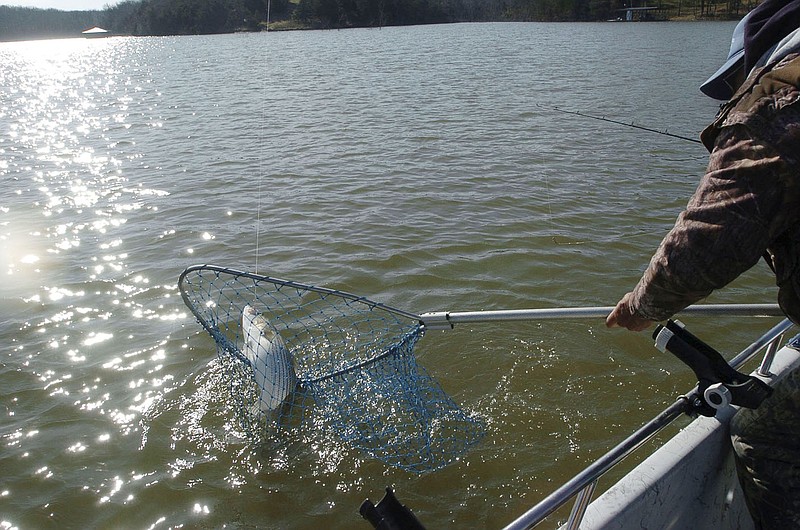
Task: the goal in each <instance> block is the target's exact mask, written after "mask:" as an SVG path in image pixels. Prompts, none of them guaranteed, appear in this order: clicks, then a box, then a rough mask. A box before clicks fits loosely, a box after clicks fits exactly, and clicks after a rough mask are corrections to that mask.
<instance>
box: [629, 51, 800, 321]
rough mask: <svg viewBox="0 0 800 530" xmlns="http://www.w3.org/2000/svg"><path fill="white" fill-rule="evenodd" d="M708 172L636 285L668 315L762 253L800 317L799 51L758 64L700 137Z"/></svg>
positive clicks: (649, 305) (651, 309)
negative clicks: (762, 65) (765, 64)
mask: <svg viewBox="0 0 800 530" xmlns="http://www.w3.org/2000/svg"><path fill="white" fill-rule="evenodd" d="M701 139H702V141H703V143H704V145H705V146H706V148H707V149H708V150H709V151H710V152H711V155H710V158H709V163H708V168H707V170H706V174H705V175H704V176H703V179H702V181H701V183H700V185H699V187H698V188H697V190H696V191H695V193H694V195H693V196H692V198H691V200H690V201H689V204H688V205H687V207H686V209H685V210H684V211H683V212H682V213H681V214H680V215H679V216H678V219H677V221H676V223H675V226H674V227H673V229H672V230H671V231H670V232H669V233H668V234H667V236H666V237H665V238H664V240H663V241H662V242H661V245H660V246H659V248H658V250H657V251H656V253H655V255H654V256H653V258H652V260H651V261H650V265H649V266H648V268H647V270H646V271H645V273H644V275H643V276H642V279H641V280H640V281H639V283H638V284H637V286H636V288H635V289H634V291H633V298H632V300H631V301H632V308H633V310H634V311H635V312H636V313H637V314H639V315H640V316H643V317H645V318H648V319H650V320H664V319H666V318H668V317H670V316H672V315H673V314H675V313H677V312H678V311H680V310H681V309H683V308H684V307H686V306H689V305H691V304H693V303H695V302H697V301H699V300H701V299H703V298H705V297H706V296H708V295H709V294H710V293H711V292H712V291H713V290H715V289H719V288H721V287H723V286H725V285H727V284H728V283H730V282H731V281H733V280H734V279H735V278H736V277H737V276H739V275H740V274H741V273H743V272H744V271H746V270H747V269H749V268H750V267H752V266H753V265H755V264H756V263H757V262H758V260H759V259H760V258H761V257H762V256H763V257H764V258H765V260H766V261H767V263H768V264H769V265H770V267H771V268H772V269H773V271H774V272H775V276H776V281H777V285H778V287H779V293H778V303H779V304H780V306H781V308H782V309H783V310H784V312H786V314H787V315H788V316H789V317H790V318H791V319H792V320H793V321H794V322H796V323H800V54H792V55H789V56H787V57H786V58H784V59H783V60H782V61H780V62H778V63H777V64H776V65H774V66H772V67H765V68H761V69H759V70H755V71H753V72H752V73H751V74H750V76H749V77H748V79H747V80H746V81H745V83H744V85H743V86H742V87H741V88H740V89H739V91H737V93H736V94H735V95H734V96H733V98H731V100H730V101H729V102H728V103H726V104H725V105H723V107H721V109H720V112H719V114H718V115H717V117H716V119H715V120H714V122H713V123H712V124H711V125H710V126H709V127H707V128H706V129H705V130H704V131H703V133H702V134H701Z"/></svg>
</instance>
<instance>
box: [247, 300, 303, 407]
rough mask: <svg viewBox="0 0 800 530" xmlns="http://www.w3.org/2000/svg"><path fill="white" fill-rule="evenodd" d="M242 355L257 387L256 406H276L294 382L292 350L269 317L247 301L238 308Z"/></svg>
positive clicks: (295, 381)
mask: <svg viewBox="0 0 800 530" xmlns="http://www.w3.org/2000/svg"><path fill="white" fill-rule="evenodd" d="M242 332H243V333H244V355H245V357H247V360H248V361H249V362H250V366H252V367H253V375H254V377H255V380H256V383H257V384H258V386H259V388H260V389H261V394H260V398H259V400H258V401H259V408H260V409H261V410H262V411H264V412H269V411H273V410H275V409H277V408H278V407H279V406H280V405H281V403H283V401H284V400H285V399H286V397H287V396H288V395H289V394H290V393H291V392H292V390H294V388H295V386H296V385H297V375H296V374H295V371H294V365H293V362H292V354H291V353H290V352H289V350H288V348H286V344H285V343H284V342H283V339H282V338H281V336H280V335H279V334H278V331H277V330H276V329H275V327H274V326H273V325H272V324H270V322H269V320H267V318H266V317H265V316H264V315H262V314H261V313H259V312H258V311H256V310H255V309H254V308H253V307H251V306H249V305H247V306H245V307H244V310H243V311H242Z"/></svg>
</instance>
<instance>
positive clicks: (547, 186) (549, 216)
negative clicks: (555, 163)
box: [542, 161, 586, 246]
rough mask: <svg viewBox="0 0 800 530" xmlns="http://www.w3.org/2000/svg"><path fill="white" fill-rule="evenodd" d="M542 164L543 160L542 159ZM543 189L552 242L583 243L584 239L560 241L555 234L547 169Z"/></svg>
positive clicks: (557, 243)
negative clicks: (545, 196) (545, 195)
mask: <svg viewBox="0 0 800 530" xmlns="http://www.w3.org/2000/svg"><path fill="white" fill-rule="evenodd" d="M542 165H543V166H544V161H542ZM544 189H545V192H546V194H547V220H548V221H549V222H550V227H551V229H552V231H553V235H552V236H550V237H551V238H552V240H553V243H554V244H555V245H556V246H562V245H583V244H584V243H586V241H564V242H561V241H559V240H558V236H557V235H556V223H555V221H554V220H553V197H552V195H551V194H550V179H548V178H547V171H545V172H544Z"/></svg>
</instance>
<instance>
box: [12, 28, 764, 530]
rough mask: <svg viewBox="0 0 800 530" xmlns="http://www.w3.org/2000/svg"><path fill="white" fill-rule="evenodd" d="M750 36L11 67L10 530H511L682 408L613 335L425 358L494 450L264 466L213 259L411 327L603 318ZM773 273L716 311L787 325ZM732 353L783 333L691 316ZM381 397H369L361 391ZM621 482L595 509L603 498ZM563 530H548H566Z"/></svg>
mask: <svg viewBox="0 0 800 530" xmlns="http://www.w3.org/2000/svg"><path fill="white" fill-rule="evenodd" d="M731 30H732V24H728V23H689V24H683V23H664V24H655V23H653V24H480V25H448V26H427V27H408V28H385V29H381V30H377V29H375V30H349V31H327V32H296V33H270V34H243V35H223V36H205V37H180V38H109V39H103V40H79V39H75V40H60V41H41V42H20V43H5V44H0V65H2V66H0V176H1V177H2V183H3V186H2V187H0V271H1V272H2V273H3V274H4V281H3V282H2V284H0V296H1V297H2V306H1V308H0V338H2V342H3V345H4V346H3V348H2V349H1V350H0V413H1V414H2V419H0V442H1V443H2V452H0V468H2V470H3V480H2V482H1V483H0V484H1V485H0V519H1V520H2V523H1V524H2V526H3V527H9V526H15V527H19V528H48V527H54V528H55V527H58V528H85V527H95V528H110V527H114V528H167V527H179V526H181V525H183V526H184V527H215V528H218V527H223V526H226V525H227V526H230V527H235V528H240V527H241V528H248V527H263V528H311V527H330V528H354V527H359V526H360V527H364V528H367V527H368V524H367V523H366V522H365V521H363V520H362V519H361V518H360V517H359V515H358V507H359V505H360V503H361V501H362V500H363V499H364V498H367V497H369V498H372V499H373V500H377V499H379V498H380V496H381V495H382V494H383V490H384V488H385V487H386V486H389V485H391V486H393V487H394V488H395V489H396V491H397V493H398V496H399V497H400V498H401V500H402V501H403V502H404V503H405V504H407V505H408V506H410V507H411V508H412V509H413V510H414V511H415V513H417V515H418V516H419V518H420V519H421V520H422V521H423V523H425V524H426V525H427V526H428V527H430V528H448V527H467V526H470V527H486V528H494V527H499V526H502V525H503V524H506V523H508V522H510V521H511V520H513V519H514V518H515V517H516V516H518V515H519V514H521V513H522V512H524V511H525V510H526V509H527V508H528V507H529V506H531V505H532V504H534V503H535V502H537V501H538V500H540V499H541V498H543V497H544V496H545V495H546V494H547V493H549V491H551V490H552V489H554V488H555V487H557V486H558V485H560V484H561V483H562V482H564V481H565V480H566V479H567V478H568V477H569V476H570V474H571V473H574V472H576V471H577V470H579V469H580V468H582V467H583V466H585V465H586V464H587V463H589V462H590V461H591V460H592V459H594V458H596V457H598V456H599V455H601V454H602V453H603V452H604V451H605V450H607V449H608V448H610V447H611V446H613V445H615V444H616V443H617V442H619V441H620V440H622V439H623V438H624V437H625V436H626V435H627V434H629V433H630V432H632V431H633V430H634V429H635V428H636V427H638V426H639V425H641V424H642V423H643V422H645V421H646V420H648V419H649V418H650V417H652V416H654V415H655V414H656V413H658V412H659V411H660V410H662V409H663V408H664V407H666V406H667V405H669V404H670V403H672V401H673V400H674V397H675V396H676V395H677V394H678V393H682V392H685V391H687V390H688V389H689V388H691V386H692V380H691V377H690V374H689V373H688V369H686V368H685V367H683V366H682V365H680V363H679V362H678V361H677V360H675V359H672V358H668V357H665V356H663V355H661V354H658V353H657V352H656V351H655V349H654V348H652V346H651V341H650V338H649V335H648V334H645V333H642V334H632V333H627V332H622V331H619V330H611V331H609V330H606V329H605V327H604V325H603V323H602V321H545V322H530V323H513V324H511V323H498V324H474V325H469V326H460V327H456V329H454V330H452V331H447V332H429V333H428V334H427V335H426V336H425V337H424V339H422V340H421V341H420V343H419V345H418V346H417V349H416V351H417V354H418V358H419V362H420V363H421V364H422V365H424V366H425V367H426V369H427V370H428V371H429V372H430V373H431V374H432V375H433V376H434V377H435V378H436V379H437V380H438V381H439V382H440V383H441V385H442V386H443V388H444V389H445V390H446V391H447V392H448V393H449V394H450V395H451V396H452V397H453V399H455V400H456V401H457V402H458V403H460V404H461V406H462V407H464V408H465V409H466V410H468V411H470V412H471V413H474V414H476V415H478V416H480V417H481V418H483V419H484V421H485V422H486V424H487V430H488V432H487V435H486V437H485V438H484V439H483V441H482V442H481V443H480V444H479V445H478V446H477V447H476V448H474V449H473V450H471V451H470V452H468V453H467V454H465V455H464V456H463V457H462V458H461V459H460V460H459V461H458V462H455V463H453V464H451V465H450V466H448V467H446V468H444V469H442V470H439V471H436V472H433V473H428V474H423V475H415V474H411V473H408V472H405V471H401V470H397V469H394V468H390V467H386V466H385V465H384V464H382V463H380V462H377V461H375V460H372V459H370V458H367V457H365V456H364V455H362V454H360V453H358V452H357V451H355V450H353V449H352V448H350V447H347V446H346V445H343V444H340V443H337V442H336V441H335V440H328V441H327V442H326V443H323V444H317V445H311V446H303V445H302V444H299V445H296V446H292V447H290V448H289V449H286V448H284V449H282V450H280V451H277V450H273V449H271V448H270V447H269V446H266V447H264V446H260V447H255V446H253V445H252V444H250V443H248V440H247V439H246V437H245V436H244V435H243V434H242V433H241V432H240V431H239V429H238V427H237V422H236V419H235V414H234V411H233V410H232V407H231V405H230V403H231V400H230V396H229V395H228V394H227V393H228V387H227V383H226V382H225V380H224V379H225V378H224V377H223V373H222V371H221V369H220V367H219V363H218V362H217V361H216V350H215V347H214V343H213V341H212V340H211V338H210V337H209V336H208V335H207V334H206V333H205V332H204V331H203V330H202V328H201V327H200V326H199V324H198V323H197V322H196V321H195V320H194V318H193V317H192V316H191V314H190V313H189V312H188V310H187V308H186V307H185V306H184V304H183V302H182V300H181V297H180V295H179V293H178V289H177V284H176V282H177V278H178V276H179V274H180V273H181V271H182V270H183V269H184V268H185V267H187V266H189V265H194V264H196V263H215V264H218V265H224V266H229V267H233V268H237V269H242V270H257V271H259V272H260V273H262V274H267V275H270V276H276V277H281V278H286V279H291V280H297V281H301V282H306V283H312V284H316V285H322V286H327V287H334V288H338V289H343V290H346V291H350V292H354V293H356V294H360V295H364V296H367V297H370V298H372V299H374V300H377V301H380V302H383V303H386V304H389V305H392V306H396V307H399V308H402V309H405V310H407V311H412V312H416V313H422V312H426V311H439V310H451V311H463V310H476V309H507V308H513V309H518V308H528V307H563V306H566V307H579V306H596V305H612V304H613V303H615V302H616V300H617V299H618V298H619V297H620V296H621V295H622V294H623V293H624V292H626V290H628V289H630V288H631V287H632V286H633V285H634V283H635V282H636V280H637V279H638V276H639V275H640V274H641V271H642V270H643V268H644V266H645V264H646V262H647V260H648V259H649V256H650V254H651V253H652V251H653V250H654V248H655V247H656V245H657V244H658V242H659V241H660V238H661V237H662V236H663V234H664V232H665V231H666V230H667V229H668V228H669V227H670V226H671V224H672V222H673V220H674V218H675V216H676V215H677V213H678V212H679V211H680V208H681V207H682V205H683V204H685V202H686V200H687V198H688V196H689V194H690V193H691V192H692V190H693V189H694V187H695V186H696V183H697V180H698V177H699V175H700V174H701V173H702V171H703V168H704V166H705V160H706V154H705V153H704V151H703V149H702V147H701V146H699V145H697V144H693V143H689V142H685V141H681V140H676V139H672V138H668V137H666V136H663V135H657V134H653V133H648V132H644V131H641V130H637V129H634V128H630V127H622V126H618V125H613V124H609V123H604V122H600V121H597V120H590V119H584V118H579V117H575V116H569V115H565V114H562V113H558V112H555V111H553V110H552V107H553V106H559V107H562V108H564V109H570V110H579V111H584V112H589V113H592V114H596V115H598V116H607V117H609V118H613V119H617V120H621V121H625V122H633V123H636V124H640V125H645V126H650V127H653V128H656V129H659V130H665V129H668V130H669V131H670V132H674V133H677V134H683V135H688V136H691V137H696V136H697V135H698V133H699V131H700V130H701V129H702V128H703V127H704V125H705V124H706V123H707V122H708V121H709V120H710V119H711V118H713V115H714V113H715V111H716V104H715V103H714V102H712V101H709V100H705V99H704V98H703V97H702V96H701V94H700V93H699V92H698V90H697V87H698V86H699V84H700V83H701V82H702V81H703V80H705V78H706V77H707V75H708V74H709V73H710V72H711V71H713V70H714V69H715V68H716V66H717V65H718V63H719V62H720V60H721V59H722V58H723V57H724V56H725V54H726V52H727V47H728V43H729V35H730V31H731ZM773 299H774V288H773V287H772V285H771V279H770V278H769V274H768V273H767V272H766V269H764V268H763V267H762V266H759V267H758V268H757V269H756V270H755V271H752V272H751V273H749V274H747V275H746V276H745V277H743V278H741V279H740V280H738V281H737V282H736V283H735V284H734V285H732V286H731V287H730V288H728V289H727V290H725V291H724V292H721V293H718V294H716V295H714V297H713V299H712V300H709V301H711V302H737V303H739V302H741V303H748V302H771V301H773ZM684 320H685V321H686V322H687V324H688V325H689V326H690V327H691V328H692V329H693V331H695V332H696V333H698V334H700V335H702V336H704V337H705V338H706V339H707V340H709V341H710V342H712V343H713V344H715V345H716V346H717V347H719V348H720V349H722V350H724V351H727V352H731V353H732V352H734V351H738V350H739V349H741V348H742V347H744V346H745V345H746V343H749V342H747V341H748V339H751V338H754V337H755V334H756V333H759V332H761V331H763V330H765V329H766V328H767V326H768V325H770V324H771V323H772V321H769V320H767V321H765V320H761V321H756V322H751V321H747V320H744V319H738V320H734V319H727V320H725V319H723V320H717V321H711V320H710V319H709V318H708V317H706V318H702V317H693V318H686V319H684ZM363 399H364V400H369V399H370V396H363ZM611 480H612V479H611V478H608V479H606V481H604V482H601V485H600V486H601V489H602V488H605V487H607V486H608V485H609V483H610V481H611ZM554 522H555V519H554V521H553V523H554Z"/></svg>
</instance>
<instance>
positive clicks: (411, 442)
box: [178, 265, 483, 473]
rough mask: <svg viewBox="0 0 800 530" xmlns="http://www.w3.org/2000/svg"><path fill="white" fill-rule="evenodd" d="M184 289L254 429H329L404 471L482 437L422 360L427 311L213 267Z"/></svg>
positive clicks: (195, 272)
mask: <svg viewBox="0 0 800 530" xmlns="http://www.w3.org/2000/svg"><path fill="white" fill-rule="evenodd" d="M178 286H179V288H180V292H181V296H182V297H183V300H184V302H185V303H186V305H187V306H188V307H189V309H191V311H192V313H194V315H195V316H196V317H197V319H198V321H199V322H200V324H202V326H203V327H204V328H205V329H206V330H207V331H208V332H209V333H210V334H211V336H212V337H213V339H214V342H215V343H216V345H217V353H218V355H219V358H220V361H222V362H223V364H224V366H225V369H226V372H227V373H228V375H229V376H230V377H229V379H230V385H231V399H232V400H233V401H234V405H235V407H234V408H235V409H236V410H237V416H238V419H239V422H240V423H241V426H242V428H243V430H244V431H245V432H246V433H247V435H248V437H250V438H252V439H254V440H256V441H263V440H264V439H265V438H266V437H270V436H272V437H274V436H275V435H276V433H277V432H278V431H280V430H281V429H307V428H319V427H322V428H325V429H328V430H329V431H330V432H331V433H333V434H335V435H336V436H337V437H339V438H340V439H341V440H343V441H345V442H346V443H348V444H350V445H352V446H353V447H356V448H358V449H360V450H363V451H364V452H366V453H367V454H369V455H371V456H372V457H374V458H376V459H378V460H381V461H382V462H384V463H386V464H389V465H391V466H395V467H398V468H402V469H406V470H409V471H414V472H418V473H422V472H426V471H430V470H433V469H437V468H440V467H442V466H445V465H447V464H448V463H450V462H452V461H453V460H455V459H456V458H458V457H459V456H460V455H461V454H463V453H464V452H465V451H466V450H467V448H468V447H469V446H471V445H473V444H475V443H476V442H477V441H478V440H479V439H480V437H481V436H482V434H483V424H482V422H481V421H480V420H479V419H478V418H476V417H474V416H473V415H471V414H468V413H467V412H465V411H464V410H462V409H461V408H459V406H458V405H457V404H456V403H455V402H453V400H452V399H451V398H450V397H449V396H448V395H447V394H446V393H445V392H444V391H443V390H442V388H441V386H440V385H439V384H438V383H437V382H436V380H435V379H433V378H432V377H431V376H430V375H429V374H428V373H427V372H426V371H425V369H424V368H423V367H421V366H419V365H418V364H417V362H416V359H415V357H414V353H413V349H414V346H415V344H416V343H417V341H418V340H419V339H420V338H421V337H422V335H423V332H424V328H423V326H422V325H421V324H420V320H419V316H417V315H413V314H411V313H406V312H404V311H401V310H398V309H394V308H390V307H388V306H384V305H382V304H378V303H375V302H371V301H370V300H367V299H365V298H361V297H357V296H354V295H351V294H348V293H343V292H340V291H335V290H330V289H324V288H320V287H313V286H308V285H302V284H299V283H296V282H291V281H285V280H278V279H275V278H269V277H266V276H261V275H257V274H252V273H246V272H240V271H235V270H231V269H227V268H223V267H216V266H213V265H202V266H196V267H190V268H188V269H186V270H185V271H184V272H183V274H181V276H180V279H179V281H178Z"/></svg>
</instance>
